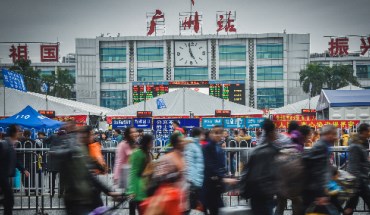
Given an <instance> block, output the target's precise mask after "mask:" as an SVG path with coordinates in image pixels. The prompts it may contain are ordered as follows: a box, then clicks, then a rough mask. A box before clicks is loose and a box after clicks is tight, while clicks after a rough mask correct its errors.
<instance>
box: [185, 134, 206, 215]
mask: <svg viewBox="0 0 370 215" xmlns="http://www.w3.org/2000/svg"><path fill="white" fill-rule="evenodd" d="M202 134H203V130H202V129H201V128H193V129H192V131H191V138H190V140H191V142H190V143H188V144H186V146H185V163H186V180H187V182H188V183H189V191H190V192H189V202H190V208H189V211H187V213H188V214H189V213H190V211H191V209H195V208H196V207H197V205H198V200H199V195H200V191H201V189H202V186H203V179H204V175H203V174H204V159H203V151H202V146H201V145H200V143H199V142H200V137H201V136H202Z"/></svg>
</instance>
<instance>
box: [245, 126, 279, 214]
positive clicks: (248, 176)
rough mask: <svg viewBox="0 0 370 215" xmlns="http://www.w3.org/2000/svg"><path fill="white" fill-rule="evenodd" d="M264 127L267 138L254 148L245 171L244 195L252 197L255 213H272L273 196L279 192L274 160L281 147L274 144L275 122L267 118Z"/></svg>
mask: <svg viewBox="0 0 370 215" xmlns="http://www.w3.org/2000/svg"><path fill="white" fill-rule="evenodd" d="M262 128H263V130H264V132H265V139H264V141H263V142H262V143H261V144H260V145H259V146H257V147H256V148H254V150H253V151H252V153H251V155H250V157H249V160H248V161H247V163H246V165H245V168H244V171H243V172H244V176H243V178H244V179H242V181H241V185H242V186H244V188H243V191H242V192H244V193H243V194H242V196H243V197H245V198H250V199H251V207H252V211H253V214H258V215H272V214H273V208H274V203H273V197H274V195H275V194H276V193H277V187H276V173H275V171H274V162H275V157H276V156H277V155H278V154H279V150H280V149H279V148H278V147H277V146H276V145H275V144H274V141H275V139H276V132H275V125H274V123H273V122H272V121H271V120H269V119H266V120H265V121H264V122H263V126H262Z"/></svg>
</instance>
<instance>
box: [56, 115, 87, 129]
mask: <svg viewBox="0 0 370 215" xmlns="http://www.w3.org/2000/svg"><path fill="white" fill-rule="evenodd" d="M54 119H55V120H58V121H61V122H66V121H69V120H74V121H75V122H76V124H77V126H83V125H86V120H87V116H86V115H75V116H56V117H55V118H54Z"/></svg>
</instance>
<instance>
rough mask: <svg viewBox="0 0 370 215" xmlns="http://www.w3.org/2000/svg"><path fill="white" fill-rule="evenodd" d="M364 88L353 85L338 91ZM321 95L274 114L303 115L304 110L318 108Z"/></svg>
mask: <svg viewBox="0 0 370 215" xmlns="http://www.w3.org/2000/svg"><path fill="white" fill-rule="evenodd" d="M362 89H363V88H360V87H356V86H353V85H349V86H346V87H343V88H340V89H338V90H348V91H352V90H362ZM319 98H320V95H317V96H314V97H312V98H311V99H305V100H302V101H299V102H295V103H292V104H289V105H286V106H283V107H280V108H276V109H275V110H273V111H272V114H301V113H302V109H309V108H311V109H314V108H316V107H317V104H318V103H319Z"/></svg>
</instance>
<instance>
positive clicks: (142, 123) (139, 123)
mask: <svg viewBox="0 0 370 215" xmlns="http://www.w3.org/2000/svg"><path fill="white" fill-rule="evenodd" d="M134 127H135V128H141V129H151V128H152V119H151V118H135V119H134Z"/></svg>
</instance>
